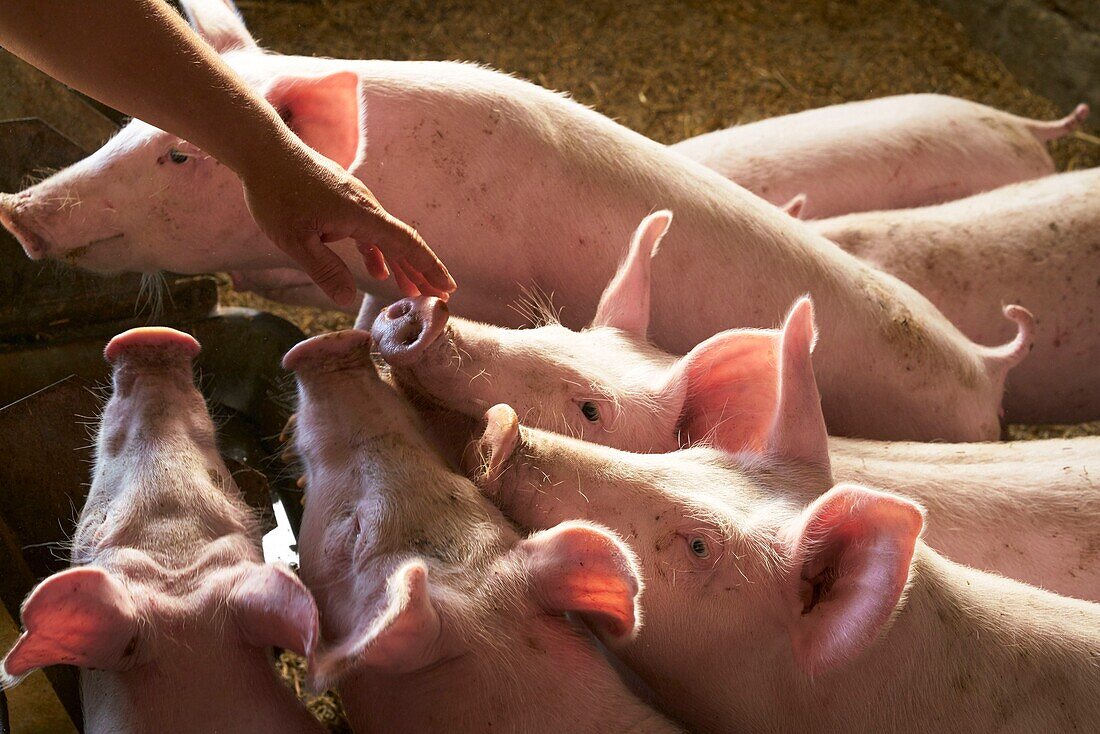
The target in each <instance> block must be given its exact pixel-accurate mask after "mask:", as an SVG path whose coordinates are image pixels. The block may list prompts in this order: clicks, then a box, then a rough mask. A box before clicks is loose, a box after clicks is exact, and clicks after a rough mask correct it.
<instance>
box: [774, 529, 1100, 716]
mask: <svg viewBox="0 0 1100 734" xmlns="http://www.w3.org/2000/svg"><path fill="white" fill-rule="evenodd" d="M907 597H908V598H907V600H906V601H905V602H904V606H903V607H902V609H901V610H900V612H899V613H898V615H897V617H896V619H895V620H894V622H893V626H892V627H891V628H890V629H889V630H888V631H887V632H886V633H885V634H884V635H882V636H881V637H880V639H879V640H878V641H876V642H875V643H873V645H872V647H871V648H870V649H868V650H867V651H865V652H864V653H863V654H862V655H861V656H860V657H859V658H857V659H856V660H853V661H851V662H849V663H848V664H847V665H844V666H842V667H840V668H838V669H836V670H833V671H830V672H826V673H823V674H822V675H820V676H818V677H817V678H810V677H808V676H805V675H803V674H801V673H798V672H796V671H793V670H791V669H790V668H789V667H788V669H787V672H786V673H785V674H781V675H783V677H786V678H787V680H786V681H785V682H784V683H780V685H781V688H779V689H778V690H784V691H785V693H784V700H785V701H787V702H788V703H787V704H785V705H784V706H783V707H781V708H780V710H779V711H778V712H777V711H766V712H762V714H761V715H762V717H764V718H762V720H763V721H767V720H768V718H767V717H769V716H771V717H774V716H775V715H777V714H778V715H779V716H780V717H781V718H789V719H790V721H789V722H788V723H789V724H790V725H793V726H800V727H806V728H807V730H808V728H810V727H811V726H814V727H821V726H822V725H823V724H825V725H826V726H825V727H824V728H827V729H829V728H832V729H834V730H839V731H843V730H847V731H856V730H863V731H876V730H877V731H888V730H896V729H897V728H899V727H901V728H903V729H908V730H924V731H937V730H945V729H959V730H962V729H967V728H969V729H973V730H975V731H1003V730H1005V729H1008V730H1015V731H1055V730H1058V731H1069V730H1084V729H1087V728H1089V724H1088V722H1089V721H1090V720H1091V721H1092V722H1093V723H1095V721H1097V720H1098V719H1097V718H1096V717H1097V716H1100V668H1098V667H1097V664H1096V658H1097V655H1098V654H1100V607H1097V606H1096V605H1094V604H1091V603H1088V602H1081V601H1078V600H1075V599H1067V598H1063V597H1059V596H1055V595H1053V594H1049V593H1047V592H1044V591H1041V590H1038V589H1035V588H1033V587H1029V586H1026V585H1023V584H1019V583H1017V582H1014V581H1009V580H1007V579H1003V578H1000V577H998V576H993V575H990V574H985V573H982V572H980V571H975V570H973V569H969V568H966V567H963V566H959V565H956V564H954V563H952V562H950V561H948V560H947V559H945V558H943V557H942V556H940V555H938V554H937V553H935V552H934V551H932V550H930V549H929V548H928V547H927V546H925V545H924V544H923V543H918V547H917V551H916V554H915V555H914V561H913V570H912V572H911V576H910V587H909V590H908V595H907ZM792 699H794V700H797V705H791V703H790V702H791V701H792ZM773 720H774V718H773Z"/></svg>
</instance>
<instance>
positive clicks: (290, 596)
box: [227, 564, 318, 658]
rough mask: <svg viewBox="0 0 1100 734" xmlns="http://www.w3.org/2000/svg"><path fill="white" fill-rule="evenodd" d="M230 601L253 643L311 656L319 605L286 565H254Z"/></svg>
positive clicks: (237, 586)
mask: <svg viewBox="0 0 1100 734" xmlns="http://www.w3.org/2000/svg"><path fill="white" fill-rule="evenodd" d="M227 603H228V605H229V609H230V610H231V611H232V613H233V615H234V617H235V619H236V621H237V624H238V625H239V627H240V629H241V632H242V633H243V634H244V638H245V639H246V640H247V641H248V642H249V643H250V644H252V645H254V646H255V647H281V648H283V649H286V650H291V651H293V652H296V653H298V654H299V655H302V656H304V657H306V658H310V657H312V655H313V649H314V645H315V643H316V641H317V635H318V619H317V605H316V603H315V602H314V601H313V595H312V594H310V593H309V590H308V589H306V587H305V585H304V584H303V583H302V582H301V581H300V580H299V579H298V577H297V576H295V575H294V573H293V572H292V571H291V570H290V569H289V568H287V567H286V566H283V565H276V564H265V565H256V566H253V567H252V568H250V569H249V570H248V571H247V572H246V573H245V575H244V576H243V577H241V578H239V580H238V581H237V585H236V586H235V588H234V589H233V590H232V591H231V592H230V593H229V597H228V600H227Z"/></svg>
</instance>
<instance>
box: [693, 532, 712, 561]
mask: <svg viewBox="0 0 1100 734" xmlns="http://www.w3.org/2000/svg"><path fill="white" fill-rule="evenodd" d="M688 545H690V546H691V552H692V553H694V554H695V555H696V556H697V557H698V558H707V557H709V556H710V548H708V547H707V541H706V540H704V539H703V538H700V537H698V536H696V537H694V538H692V539H691V541H690V542H689V543H688Z"/></svg>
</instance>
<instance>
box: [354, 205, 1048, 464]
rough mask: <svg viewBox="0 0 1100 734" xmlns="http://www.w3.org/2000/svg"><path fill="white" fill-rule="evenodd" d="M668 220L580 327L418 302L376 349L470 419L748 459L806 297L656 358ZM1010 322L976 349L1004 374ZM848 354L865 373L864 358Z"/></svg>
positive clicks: (394, 308)
mask: <svg viewBox="0 0 1100 734" xmlns="http://www.w3.org/2000/svg"><path fill="white" fill-rule="evenodd" d="M671 224H672V213H671V212H668V211H658V212H655V213H654V214H651V215H649V216H648V217H646V218H645V219H644V220H643V221H642V222H641V224H639V225H638V228H637V229H636V230H635V232H634V235H633V238H632V239H631V242H630V245H629V248H628V249H627V253H626V256H625V258H624V259H623V261H622V263H621V265H620V266H619V269H618V271H617V272H616V274H615V276H614V277H613V278H612V280H611V281H610V283H609V284H608V285H607V287H606V288H605V289H604V292H603V294H602V296H601V298H600V302H599V307H598V308H597V311H596V314H595V316H594V317H593V319H592V322H591V323H590V325H589V326H588V327H587V328H586V329H584V330H582V331H573V330H571V329H568V328H566V327H564V326H562V325H561V324H559V323H557V322H556V320H555V319H554V317H553V311H552V309H549V308H547V307H545V306H542V305H540V304H533V305H531V304H528V305H529V307H530V308H532V309H534V314H535V319H534V320H535V322H536V323H535V328H529V329H506V328H501V327H498V326H493V325H489V324H482V323H478V322H476V321H470V320H467V319H462V318H457V317H452V316H450V315H449V313H448V310H447V305H446V304H445V303H443V302H442V301H439V300H438V299H435V298H430V297H418V298H409V299H404V300H401V301H398V302H397V303H394V304H392V305H390V306H389V307H387V308H383V309H382V310H381V312H380V313H379V315H378V316H377V318H376V319H375V320H374V323H373V327H372V330H373V334H374V337H375V340H376V341H377V343H378V346H379V352H380V353H381V355H382V357H383V358H384V359H385V360H386V361H387V362H388V363H390V365H392V367H393V377H394V380H395V381H396V383H397V384H398V385H400V386H401V387H402V388H403V389H404V390H405V391H406V392H408V393H409V394H411V395H416V396H419V397H421V398H425V399H427V400H429V401H434V402H436V403H438V404H440V405H443V406H445V407H447V408H449V409H451V410H456V411H459V412H462V413H465V414H467V415H471V416H473V415H480V414H481V413H483V412H484V411H485V410H486V409H487V408H488V407H489V406H491V405H494V404H496V403H508V404H509V405H511V406H513V408H514V409H515V410H516V412H517V413H518V414H519V415H520V416H521V418H522V420H523V422H524V423H525V424H527V425H532V426H538V427H540V428H545V429H547V430H552V431H557V432H559V433H564V434H566V435H570V436H574V437H577V438H583V439H585V440H588V441H593V442H595V443H601V444H604V445H608V446H614V447H617V448H621V449H625V450H629V451H645V452H662V451H671V450H673V449H675V448H677V447H680V446H688V445H691V444H692V443H695V442H699V441H704V440H705V441H708V442H710V443H713V444H715V445H720V446H723V447H725V448H727V449H729V450H733V451H736V450H739V449H740V448H741V447H742V446H744V445H745V443H746V441H748V440H751V438H750V437H751V436H753V435H758V434H759V432H760V424H761V421H764V422H766V421H767V420H769V419H770V416H771V408H772V405H773V403H774V402H775V400H776V399H777V396H780V397H781V396H783V393H784V385H785V384H786V383H785V380H787V379H789V378H788V376H786V375H781V374H779V372H781V371H782V370H781V369H780V366H779V365H780V362H781V358H780V355H781V353H782V352H783V349H784V346H783V345H784V344H785V343H786V342H787V341H790V340H793V341H792V342H791V346H792V348H793V347H794V346H795V342H797V343H798V344H799V345H803V346H805V348H806V350H811V349H812V348H813V346H814V344H815V343H816V340H817V332H816V327H815V326H814V324H813V313H812V306H811V304H810V301H809V298H808V297H803V298H801V299H799V300H798V301H797V302H796V303H795V304H794V305H793V306H792V308H791V310H790V312H789V313H788V316H787V318H786V320H785V322H784V324H783V326H782V327H781V328H780V329H729V330H726V331H723V332H720V333H718V334H716V335H714V336H712V337H711V338H709V339H707V340H705V341H703V342H701V343H700V344H698V345H696V346H695V347H694V348H692V349H691V350H690V351H689V352H688V354H686V355H684V356H683V357H675V356H673V355H671V354H668V353H667V352H663V351H661V350H660V349H657V348H656V347H655V346H653V345H652V344H651V343H650V342H649V341H648V340H647V331H648V327H649V318H650V285H651V260H652V258H653V257H654V256H655V255H656V254H657V253H658V247H659V245H660V242H661V238H662V237H664V235H665V233H666V232H667V231H668V229H669V227H670V226H671ZM731 297H732V296H731ZM1004 313H1005V315H1006V316H1007V317H1008V318H1010V319H1011V320H1013V321H1016V322H1017V324H1018V329H1019V333H1018V334H1017V337H1016V339H1015V340H1014V341H1013V342H1012V343H1010V344H1007V345H1004V346H1002V347H981V348H980V349H981V350H983V353H984V361H985V364H986V366H987V369H989V370H990V372H991V373H993V374H996V375H999V379H1003V376H1004V375H1005V374H1006V373H1007V371H1008V369H1010V368H1011V366H1013V365H1014V364H1016V363H1017V362H1018V361H1019V360H1020V359H1022V358H1023V356H1024V355H1026V354H1027V352H1028V350H1029V349H1030V345H1031V343H1032V342H1033V340H1034V320H1033V319H1032V317H1031V314H1030V313H1028V312H1027V311H1026V310H1025V309H1023V308H1020V307H1018V306H1007V307H1005V309H1004ZM800 348H801V347H799V349H800ZM795 351H798V350H797V349H796V350H795ZM793 354H794V353H793V352H792V353H791V354H789V355H788V356H793ZM807 354H808V351H807ZM852 358H853V369H859V364H858V355H853V357H852ZM796 384H799V383H791V386H792V387H793V386H795V385H796ZM805 387H806V388H807V389H806V391H804V392H803V393H801V394H799V395H798V396H794V395H792V394H791V393H790V391H789V390H788V391H786V392H787V395H786V397H785V398H783V399H798V400H800V401H803V402H804V403H805V405H806V406H812V405H814V404H816V403H817V402H818V401H819V400H820V396H819V393H818V389H817V385H816V382H814V383H813V385H812V386H810V385H809V384H806V385H805ZM811 413H813V414H819V413H820V410H818V409H817V408H812V409H811Z"/></svg>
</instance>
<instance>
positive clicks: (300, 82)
mask: <svg viewBox="0 0 1100 734" xmlns="http://www.w3.org/2000/svg"><path fill="white" fill-rule="evenodd" d="M264 96H265V97H267V101H268V102H270V103H271V105H272V107H274V108H275V109H276V110H278V112H279V115H280V116H282V118H283V120H285V121H286V124H287V127H289V128H290V129H291V130H293V131H294V134H295V135H297V136H298V137H299V138H301V139H302V142H303V143H305V144H306V145H308V146H309V147H311V148H313V149H314V150H316V151H317V152H318V153H320V154H321V155H323V156H325V157H326V158H329V159H330V160H333V161H335V162H336V163H339V164H340V165H341V166H343V167H344V168H348V169H351V168H352V167H353V163H354V162H355V160H356V157H357V155H358V154H359V152H360V151H359V147H360V143H361V139H362V136H361V135H360V102H361V99H360V96H361V95H360V89H359V77H358V75H356V74H355V73H354V72H350V71H338V72H336V73H335V74H329V75H328V76H312V77H311V76H281V77H279V78H278V79H276V80H275V81H274V82H273V83H272V84H271V86H269V87H268V88H267V91H266V93H265V95H264Z"/></svg>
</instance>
